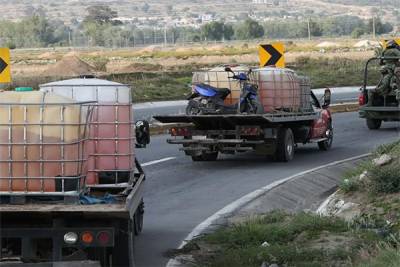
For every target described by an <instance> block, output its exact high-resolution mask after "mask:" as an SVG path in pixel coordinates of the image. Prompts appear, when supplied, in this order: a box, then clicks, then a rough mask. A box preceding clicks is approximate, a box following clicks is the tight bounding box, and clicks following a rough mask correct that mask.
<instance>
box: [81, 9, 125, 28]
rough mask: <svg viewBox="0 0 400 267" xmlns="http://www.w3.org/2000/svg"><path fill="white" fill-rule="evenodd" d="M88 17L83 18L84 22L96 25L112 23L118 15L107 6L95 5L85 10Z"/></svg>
mask: <svg viewBox="0 0 400 267" xmlns="http://www.w3.org/2000/svg"><path fill="white" fill-rule="evenodd" d="M86 10H87V12H88V15H87V16H86V17H85V19H84V21H85V22H94V23H98V24H106V23H112V22H113V20H114V19H115V18H117V17H118V13H117V11H115V10H112V9H111V8H110V7H109V6H104V5H96V6H90V7H88V8H87V9H86Z"/></svg>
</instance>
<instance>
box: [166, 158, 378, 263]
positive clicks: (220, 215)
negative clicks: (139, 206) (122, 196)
mask: <svg viewBox="0 0 400 267" xmlns="http://www.w3.org/2000/svg"><path fill="white" fill-rule="evenodd" d="M370 155H371V154H370V153H368V154H363V155H359V156H355V157H351V158H347V159H344V160H339V161H335V162H332V163H329V164H325V165H321V166H318V167H316V168H313V169H310V170H306V171H303V172H300V173H297V174H295V175H292V176H290V177H287V178H284V179H281V180H278V181H275V182H273V183H271V184H269V185H267V186H265V187H262V188H260V189H257V190H255V191H253V192H251V193H249V194H247V195H245V196H243V197H241V198H240V199H238V200H236V201H234V202H232V203H231V204H229V205H227V206H225V207H224V208H222V209H221V210H219V211H217V212H216V213H214V214H213V215H212V216H210V217H208V218H207V219H206V220H205V221H203V222H201V223H200V224H198V225H197V226H196V227H195V228H194V229H193V230H192V232H191V233H189V235H187V236H186V238H185V239H184V240H183V241H182V243H181V244H180V246H179V247H178V248H179V249H181V248H182V247H184V246H185V245H186V244H187V243H188V242H189V241H191V240H192V239H194V238H195V237H197V236H199V235H201V234H204V233H206V232H208V231H211V230H212V229H215V228H216V227H217V226H218V225H221V224H222V223H223V221H227V219H228V218H229V217H233V214H234V213H237V212H239V210H241V209H243V208H244V207H245V206H246V205H248V204H250V203H252V202H254V201H256V200H257V199H259V198H260V197H262V196H263V195H266V194H267V193H269V192H270V191H272V190H273V189H277V188H279V187H282V186H283V185H285V184H286V183H288V182H291V181H294V180H296V178H302V177H304V176H307V175H309V176H312V175H311V174H312V173H315V172H317V173H318V171H320V170H323V169H328V168H329V167H333V166H337V165H340V164H344V163H349V162H354V161H357V160H361V159H364V158H365V157H368V156H370ZM334 175H337V176H341V174H340V173H338V172H333V173H332V176H334ZM322 176H325V177H326V178H328V179H329V180H330V184H331V185H329V184H328V185H320V186H325V187H330V188H329V189H326V191H329V190H332V189H334V188H335V187H336V186H337V182H336V181H334V179H332V177H329V176H327V175H325V174H324V175H322ZM310 184H312V183H310ZM311 187H312V186H311ZM182 266H184V265H182V264H181V263H180V262H179V261H177V260H175V259H171V260H169V262H168V263H167V265H166V267H182Z"/></svg>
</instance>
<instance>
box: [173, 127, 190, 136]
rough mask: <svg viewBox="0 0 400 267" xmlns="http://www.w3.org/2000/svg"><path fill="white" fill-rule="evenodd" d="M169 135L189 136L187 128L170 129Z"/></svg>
mask: <svg viewBox="0 0 400 267" xmlns="http://www.w3.org/2000/svg"><path fill="white" fill-rule="evenodd" d="M170 133H171V135H172V136H191V131H190V129H189V128H175V127H174V128H171V130H170Z"/></svg>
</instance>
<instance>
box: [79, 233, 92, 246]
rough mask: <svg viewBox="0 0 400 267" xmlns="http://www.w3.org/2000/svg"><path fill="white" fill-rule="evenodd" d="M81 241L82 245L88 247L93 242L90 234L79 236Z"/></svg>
mask: <svg viewBox="0 0 400 267" xmlns="http://www.w3.org/2000/svg"><path fill="white" fill-rule="evenodd" d="M81 240H82V242H83V243H84V244H86V245H90V244H91V243H93V240H94V237H93V234H92V233H91V232H84V233H82V235H81Z"/></svg>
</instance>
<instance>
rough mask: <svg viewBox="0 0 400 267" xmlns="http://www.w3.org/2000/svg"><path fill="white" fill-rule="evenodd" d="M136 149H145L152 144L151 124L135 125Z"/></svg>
mask: <svg viewBox="0 0 400 267" xmlns="http://www.w3.org/2000/svg"><path fill="white" fill-rule="evenodd" d="M135 133H136V147H137V148H144V147H146V146H147V145H148V144H150V124H149V122H148V121H144V120H143V121H137V122H136V123H135Z"/></svg>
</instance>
